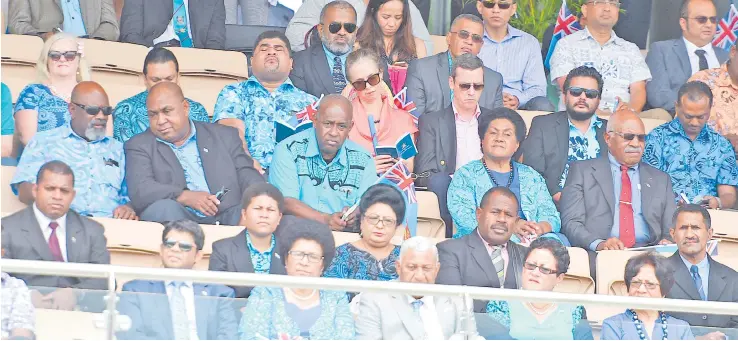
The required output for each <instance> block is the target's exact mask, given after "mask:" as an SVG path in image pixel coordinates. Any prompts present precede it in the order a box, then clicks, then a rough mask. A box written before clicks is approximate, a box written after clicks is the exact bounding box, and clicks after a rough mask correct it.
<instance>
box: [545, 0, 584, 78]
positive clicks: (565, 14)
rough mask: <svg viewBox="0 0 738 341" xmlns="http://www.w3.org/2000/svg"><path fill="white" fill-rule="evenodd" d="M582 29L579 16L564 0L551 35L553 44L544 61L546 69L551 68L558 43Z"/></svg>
mask: <svg viewBox="0 0 738 341" xmlns="http://www.w3.org/2000/svg"><path fill="white" fill-rule="evenodd" d="M581 29H582V26H579V21H578V20H577V16H576V15H574V14H573V13H571V11H569V7H567V6H566V0H563V1H562V2H561V9H560V10H559V15H558V16H557V17H556V25H555V26H554V31H553V36H552V37H551V45H549V47H548V52H547V53H546V59H545V60H544V61H543V66H545V67H546V69H550V68H551V56H553V52H554V49H555V48H556V43H558V42H559V40H561V39H563V38H564V37H566V36H568V35H570V34H572V33H574V32H576V31H579V30H581Z"/></svg>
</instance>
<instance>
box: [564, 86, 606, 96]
mask: <svg viewBox="0 0 738 341" xmlns="http://www.w3.org/2000/svg"><path fill="white" fill-rule="evenodd" d="M568 91H569V94H570V95H572V96H574V97H579V96H581V95H582V93H584V95H585V96H587V98H589V99H595V98H599V97H600V91H599V90H593V89H585V88H580V87H578V86H572V87H570V88H569V90H568Z"/></svg>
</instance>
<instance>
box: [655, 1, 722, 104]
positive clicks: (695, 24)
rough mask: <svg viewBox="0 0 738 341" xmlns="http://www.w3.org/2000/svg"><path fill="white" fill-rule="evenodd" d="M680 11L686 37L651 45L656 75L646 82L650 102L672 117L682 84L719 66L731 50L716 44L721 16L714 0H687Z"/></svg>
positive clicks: (683, 33)
mask: <svg viewBox="0 0 738 341" xmlns="http://www.w3.org/2000/svg"><path fill="white" fill-rule="evenodd" d="M680 13H681V18H680V19H679V26H681V28H682V37H681V38H678V39H671V40H665V41H658V42H655V43H653V44H651V48H650V49H649V50H648V55H647V56H646V64H648V68H649V69H651V75H652V78H651V81H649V82H648V83H646V93H647V98H648V104H649V105H650V106H652V107H654V108H663V109H665V110H666V111H668V112H670V113H671V115H672V116H674V110H675V108H674V105H675V103H676V102H677V92H678V91H679V87H681V86H682V84H684V83H686V82H687V80H688V79H689V78H690V77H691V76H692V75H694V74H695V73H697V72H698V71H700V70H704V69H712V68H718V67H720V65H722V64H723V63H724V62H725V61H726V60H727V59H728V52H726V51H725V50H723V49H715V48H713V47H712V39H713V37H714V36H715V30H716V28H717V25H716V23H717V21H719V20H720V17H717V14H716V13H717V12H716V9H715V4H714V3H713V2H712V1H711V0H686V1H684V2H683V4H682V7H681V12H680ZM713 20H715V21H713Z"/></svg>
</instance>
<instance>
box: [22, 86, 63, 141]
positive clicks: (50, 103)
mask: <svg viewBox="0 0 738 341" xmlns="http://www.w3.org/2000/svg"><path fill="white" fill-rule="evenodd" d="M19 110H35V111H37V112H38V129H36V131H46V130H49V129H54V128H58V127H61V126H63V125H65V124H68V123H69V121H70V119H71V115H70V114H69V107H68V103H67V102H66V101H65V100H63V99H62V98H60V97H57V96H56V95H54V94H53V93H51V89H49V87H47V86H46V85H43V84H29V85H28V86H26V87H25V88H23V90H22V91H21V93H20V94H19V95H18V100H17V101H16V103H15V112H18V111H19Z"/></svg>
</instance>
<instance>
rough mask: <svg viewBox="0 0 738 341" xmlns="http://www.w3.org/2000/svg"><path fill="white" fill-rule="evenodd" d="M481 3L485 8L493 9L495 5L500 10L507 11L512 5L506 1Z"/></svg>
mask: <svg viewBox="0 0 738 341" xmlns="http://www.w3.org/2000/svg"><path fill="white" fill-rule="evenodd" d="M480 1H481V0H480ZM481 3H482V5H484V7H485V8H495V5H497V6H499V7H500V9H509V8H510V6H512V3H510V2H507V1H481Z"/></svg>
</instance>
